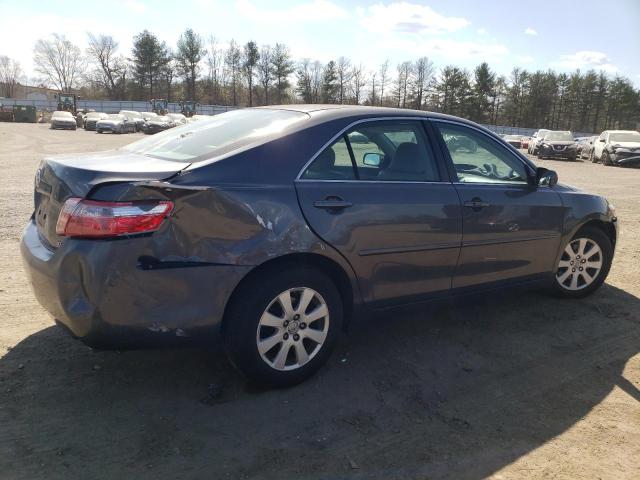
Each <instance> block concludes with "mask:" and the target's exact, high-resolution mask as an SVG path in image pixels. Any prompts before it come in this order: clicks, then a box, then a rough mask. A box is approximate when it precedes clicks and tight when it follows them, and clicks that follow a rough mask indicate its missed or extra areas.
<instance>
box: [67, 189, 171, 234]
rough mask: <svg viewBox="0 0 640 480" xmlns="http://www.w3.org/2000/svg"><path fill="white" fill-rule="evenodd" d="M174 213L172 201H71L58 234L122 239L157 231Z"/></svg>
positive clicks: (77, 199)
mask: <svg viewBox="0 0 640 480" xmlns="http://www.w3.org/2000/svg"><path fill="white" fill-rule="evenodd" d="M172 210H173V203H172V202H169V201H164V200H163V201H142V202H100V201H96V200H83V199H81V198H69V199H68V200H67V201H66V202H65V203H64V205H63V207H62V210H61V211H60V216H59V217H58V223H57V224H56V233H57V234H58V235H62V236H65V237H91V238H105V237H119V236H122V235H133V234H136V233H148V232H154V231H156V230H158V229H159V228H160V225H161V224H162V221H163V220H164V219H165V218H166V217H167V216H169V214H170V213H171V211H172Z"/></svg>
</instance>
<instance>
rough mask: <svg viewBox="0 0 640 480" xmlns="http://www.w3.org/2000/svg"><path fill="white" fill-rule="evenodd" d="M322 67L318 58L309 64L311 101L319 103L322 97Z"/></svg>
mask: <svg viewBox="0 0 640 480" xmlns="http://www.w3.org/2000/svg"><path fill="white" fill-rule="evenodd" d="M323 69H324V67H323V65H322V63H320V62H319V61H318V60H316V61H314V62H313V63H312V64H311V103H320V99H321V97H322V71H323Z"/></svg>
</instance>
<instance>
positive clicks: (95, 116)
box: [87, 112, 105, 120]
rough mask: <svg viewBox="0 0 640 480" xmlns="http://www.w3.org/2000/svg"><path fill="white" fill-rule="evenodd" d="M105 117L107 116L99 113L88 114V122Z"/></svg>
mask: <svg viewBox="0 0 640 480" xmlns="http://www.w3.org/2000/svg"><path fill="white" fill-rule="evenodd" d="M103 116H105V115H104V113H98V112H91V113H87V119H88V120H93V119H94V118H102V117H103Z"/></svg>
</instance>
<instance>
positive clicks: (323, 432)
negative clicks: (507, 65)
mask: <svg viewBox="0 0 640 480" xmlns="http://www.w3.org/2000/svg"><path fill="white" fill-rule="evenodd" d="M139 137H140V135H133V134H131V135H121V136H118V135H97V134H95V133H90V132H84V131H77V132H72V131H50V130H48V129H47V127H46V126H45V125H28V124H22V125H21V124H6V123H0V166H1V167H2V175H0V222H1V223H0V259H1V260H2V263H1V266H0V355H1V358H0V478H1V479H3V480H4V479H40V478H46V479H57V478H61V479H63V478H64V479H69V478H81V479H87V478H91V479H102V478H104V479H115V478H137V479H146V478H149V479H157V478H172V479H174V478H198V479H199V478H208V479H211V478H213V479H218V478H230V479H244V478H274V479H276V478H277V479H280V478H285V477H288V478H305V479H307V478H309V479H337V478H346V479H351V478H353V479H365V478H366V479H381V480H382V479H384V480H390V479H409V478H411V479H427V478H429V479H434V478H451V479H466V478H469V479H476V478H485V477H491V478H495V479H512V478H522V479H525V478H526V479H529V478H554V479H570V478H571V479H573V478H603V479H625V478H629V479H631V478H635V479H637V478H640V355H639V352H640V273H639V269H640V249H639V248H638V245H639V244H640V170H628V169H619V168H609V167H603V166H602V165H599V164H591V163H587V162H575V163H566V162H560V161H543V162H539V164H540V165H544V166H546V167H549V168H553V169H556V170H557V171H558V173H559V176H560V180H561V181H563V182H565V183H568V184H571V185H575V186H578V187H583V188H585V189H589V190H591V191H594V192H597V193H600V194H603V195H606V196H607V197H608V198H609V199H610V200H611V201H612V202H613V203H614V204H615V206H616V207H617V211H618V216H619V218H620V221H621V225H622V236H621V239H620V242H619V245H618V248H617V252H616V257H615V262H614V265H613V268H612V270H611V274H610V275H609V279H608V281H607V285H606V286H604V287H603V288H602V289H601V290H599V291H598V292H597V293H596V294H595V295H593V296H592V297H590V298H588V299H585V300H580V301H561V300H557V299H553V298H550V297H547V296H545V295H544V294H542V293H525V294H517V295H510V296H509V298H501V297H498V298H496V297H495V296H491V297H488V298H486V299H485V300H484V301H480V302H479V303H475V304H473V305H467V306H458V307H451V308H439V309H422V310H420V311H415V310H411V311H400V312H394V313H393V314H391V315H389V316H388V317H393V318H374V319H371V321H370V322H367V323H366V324H359V325H357V327H356V328H353V329H352V330H351V331H350V332H349V334H347V335H345V336H344V338H343V340H342V341H341V342H340V345H339V347H338V348H337V350H336V352H335V354H334V355H333V357H332V359H331V360H330V362H329V364H328V365H327V366H326V367H325V368H324V369H323V370H322V371H321V372H320V373H319V374H318V375H316V376H315V377H314V378H312V379H311V380H309V381H307V382H306V383H304V384H303V385H300V386H298V387H295V388H292V389H288V390H276V391H263V390H256V389H255V388H252V387H251V386H250V385H247V384H246V383H245V382H244V381H243V380H242V378H241V377H240V376H238V375H237V374H236V372H235V371H234V370H233V368H232V367H231V365H230V364H229V363H228V362H227V360H226V359H225V357H224V355H223V353H222V349H221V348H220V346H219V345H212V346H211V347H210V348H209V349H208V350H203V349H195V348H189V349H173V350H151V351H128V352H99V351H92V350H91V349H89V348H88V347H86V346H83V345H82V344H81V343H80V342H78V341H76V340H73V339H72V338H70V337H69V336H67V334H66V333H64V332H63V331H62V330H61V329H59V328H58V327H55V326H54V324H53V322H52V320H51V318H50V317H49V316H48V315H47V314H46V313H45V312H44V311H43V310H42V309H41V308H40V307H39V305H38V304H37V303H36V301H35V299H34V297H33V295H32V293H31V290H30V287H29V285H28V284H27V280H26V278H25V275H24V273H23V270H22V265H21V261H20V256H19V251H18V244H19V239H20V235H21V231H22V228H23V227H24V225H25V224H26V222H27V220H28V218H29V216H30V214H31V210H32V202H33V200H32V198H33V193H32V191H33V176H34V172H35V170H36V167H37V165H38V162H39V161H40V159H41V158H42V156H43V155H45V154H49V153H58V152H75V151H77V152H82V151H92V150H100V149H109V148H113V147H117V146H120V145H124V144H126V143H128V142H130V141H132V140H134V139H136V138H139Z"/></svg>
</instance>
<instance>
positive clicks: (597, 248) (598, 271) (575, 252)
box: [553, 227, 613, 298]
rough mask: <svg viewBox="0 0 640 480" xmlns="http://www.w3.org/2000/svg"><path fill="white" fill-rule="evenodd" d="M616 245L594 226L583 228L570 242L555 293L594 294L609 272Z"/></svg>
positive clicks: (562, 261) (559, 272)
mask: <svg viewBox="0 0 640 480" xmlns="http://www.w3.org/2000/svg"><path fill="white" fill-rule="evenodd" d="M612 259H613V247H612V245H611V241H610V240H609V237H607V235H605V233H604V232H603V231H602V230H600V229H598V228H592V227H586V228H583V229H582V230H580V231H579V232H578V233H576V235H575V236H574V237H573V238H572V239H571V241H569V243H568V244H567V245H566V247H565V249H564V251H563V252H562V255H561V256H560V261H559V262H558V267H557V269H556V275H555V280H554V284H553V290H554V292H555V293H556V294H557V295H559V296H561V297H567V298H580V297H585V296H587V295H590V294H591V293H593V292H594V291H596V290H597V289H598V288H599V287H600V285H602V284H603V283H604V281H605V279H606V278H607V275H608V274H609V269H610V268H611V261H612Z"/></svg>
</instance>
